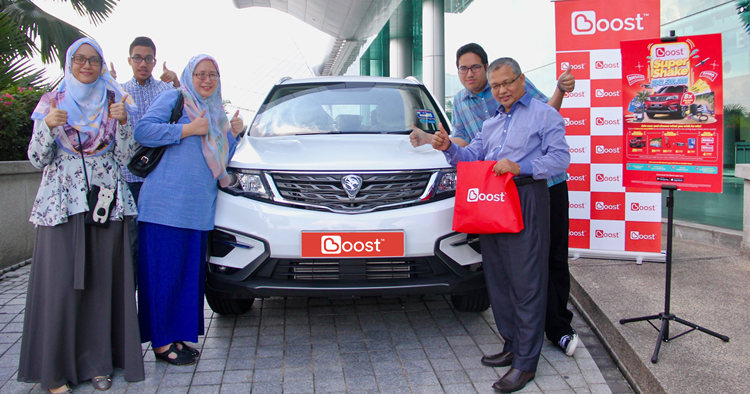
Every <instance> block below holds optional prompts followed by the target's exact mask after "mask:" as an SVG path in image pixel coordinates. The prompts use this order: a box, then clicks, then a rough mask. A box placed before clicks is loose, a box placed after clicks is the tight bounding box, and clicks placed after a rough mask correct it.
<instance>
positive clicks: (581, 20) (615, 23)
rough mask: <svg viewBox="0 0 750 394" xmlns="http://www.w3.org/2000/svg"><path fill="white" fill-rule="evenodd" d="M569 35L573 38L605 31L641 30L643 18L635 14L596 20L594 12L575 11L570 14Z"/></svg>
mask: <svg viewBox="0 0 750 394" xmlns="http://www.w3.org/2000/svg"><path fill="white" fill-rule="evenodd" d="M570 19H571V33H573V35H574V36H580V35H588V34H594V33H596V32H597V31H600V32H604V31H607V30H613V31H620V30H628V31H630V30H643V29H644V28H643V25H642V24H641V22H643V16H641V14H637V15H636V16H635V17H630V18H625V19H620V18H614V19H612V20H611V21H610V20H608V19H604V18H601V19H597V18H596V12H595V11H575V12H573V13H572V14H570Z"/></svg>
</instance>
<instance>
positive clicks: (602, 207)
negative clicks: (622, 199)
mask: <svg viewBox="0 0 750 394" xmlns="http://www.w3.org/2000/svg"><path fill="white" fill-rule="evenodd" d="M596 210H597V211H619V210H620V204H612V205H607V204H605V203H604V202H602V201H597V202H596Z"/></svg>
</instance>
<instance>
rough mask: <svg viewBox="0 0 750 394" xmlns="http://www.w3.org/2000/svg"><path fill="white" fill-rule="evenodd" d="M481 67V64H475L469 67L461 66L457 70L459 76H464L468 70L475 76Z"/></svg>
mask: <svg viewBox="0 0 750 394" xmlns="http://www.w3.org/2000/svg"><path fill="white" fill-rule="evenodd" d="M482 67H483V66H482V65H481V64H475V65H473V66H471V67H466V66H461V67H459V68H458V73H459V74H466V73H467V72H469V70H471V72H472V73H474V74H476V73H478V72H479V70H481V69H482Z"/></svg>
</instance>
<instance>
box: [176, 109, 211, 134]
mask: <svg viewBox="0 0 750 394" xmlns="http://www.w3.org/2000/svg"><path fill="white" fill-rule="evenodd" d="M204 115H206V110H205V109H204V110H203V112H201V116H199V117H197V118H195V119H193V121H192V122H190V123H188V124H186V125H182V138H185V137H190V136H192V135H206V134H208V119H206V118H204V117H203V116H204Z"/></svg>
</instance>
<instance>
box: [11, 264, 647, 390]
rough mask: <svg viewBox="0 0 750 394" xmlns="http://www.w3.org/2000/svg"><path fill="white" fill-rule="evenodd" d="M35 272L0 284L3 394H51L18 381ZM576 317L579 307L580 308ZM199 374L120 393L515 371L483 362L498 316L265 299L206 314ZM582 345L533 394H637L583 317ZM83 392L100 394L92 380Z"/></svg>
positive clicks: (449, 384) (465, 379) (407, 381)
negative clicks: (233, 311)
mask: <svg viewBox="0 0 750 394" xmlns="http://www.w3.org/2000/svg"><path fill="white" fill-rule="evenodd" d="M28 268H29V267H28V266H26V267H23V268H21V269H19V270H17V271H13V272H9V273H6V274H5V275H3V276H1V277H0V386H1V387H0V392H2V393H4V394H14V393H24V394H26V393H42V392H43V391H42V390H41V389H40V388H39V387H38V385H36V386H35V385H32V384H24V383H19V382H17V381H16V371H17V368H18V356H19V351H20V344H21V329H22V322H23V309H24V304H25V297H26V294H25V293H26V286H27V282H28ZM571 308H572V307H571ZM206 327H207V331H206V336H205V337H201V338H200V339H199V343H198V344H196V346H197V347H198V348H199V349H200V350H201V351H202V353H201V357H200V361H199V363H198V364H197V365H193V366H188V367H175V366H171V365H168V364H167V363H164V362H162V361H158V362H157V361H155V359H154V356H153V353H152V352H151V350H150V349H149V348H148V347H147V346H145V345H144V360H145V364H146V380H145V381H144V382H138V383H130V384H128V383H127V382H125V381H124V380H123V378H122V376H121V374H120V375H118V374H117V373H118V372H120V371H116V375H115V377H114V382H113V385H112V388H111V389H110V390H109V392H110V393H157V392H158V393H188V392H189V393H250V392H252V393H282V392H283V393H344V392H349V393H493V392H494V390H493V389H492V388H491V386H492V383H493V382H495V381H496V380H498V379H499V377H500V376H502V375H503V374H504V373H505V371H506V370H507V367H506V368H497V369H493V368H488V367H485V366H482V365H481V364H480V362H479V359H480V357H481V356H482V354H494V353H497V352H499V351H500V350H501V349H502V344H501V340H500V338H499V336H498V335H497V331H496V330H495V325H494V322H493V319H492V314H491V313H489V311H487V312H484V313H481V314H479V313H461V312H458V311H455V310H453V309H452V307H451V305H450V302H448V301H447V300H446V299H445V298H443V297H424V298H418V297H415V298H399V299H395V298H385V299H360V300H328V299H315V298H310V299H308V298H296V299H280V298H277V299H268V300H265V301H263V302H260V301H256V303H255V304H254V305H253V308H252V309H251V311H250V312H248V313H247V314H245V315H243V316H240V317H225V316H220V315H215V314H213V313H212V311H211V310H210V309H208V308H207V309H206ZM574 327H576V329H577V330H578V331H579V333H580V334H581V338H582V342H583V343H582V344H581V345H579V348H578V350H577V351H576V353H575V357H573V358H570V357H566V356H565V355H564V354H563V353H562V352H561V351H560V350H558V349H556V348H555V347H553V346H552V344H551V343H549V341H545V345H544V349H543V351H542V359H541V360H540V362H539V369H538V371H537V376H536V379H535V380H534V381H533V382H532V383H530V384H529V385H527V387H526V388H525V389H524V390H523V391H521V393H545V394H564V393H579V394H583V393H592V394H598V393H614V394H619V393H632V392H633V391H632V389H631V388H630V386H628V384H627V383H626V381H625V379H624V378H623V375H622V374H621V373H620V371H619V370H618V369H617V368H616V367H615V365H614V363H613V361H612V359H611V358H610V357H609V355H608V354H607V353H606V352H605V351H604V347H603V346H602V345H601V344H600V343H599V342H598V340H597V339H596V337H595V336H594V335H593V334H592V331H591V329H590V328H589V327H588V326H587V325H586V323H585V322H584V321H583V320H582V319H581V318H580V316H579V315H578V313H577V312H576V317H575V320H574ZM74 391H75V392H76V393H92V392H94V391H95V390H94V389H93V387H92V386H91V385H90V384H89V383H88V382H84V383H82V384H81V385H79V386H77V387H75V388H74Z"/></svg>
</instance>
